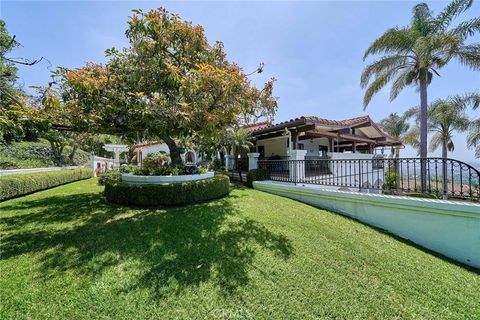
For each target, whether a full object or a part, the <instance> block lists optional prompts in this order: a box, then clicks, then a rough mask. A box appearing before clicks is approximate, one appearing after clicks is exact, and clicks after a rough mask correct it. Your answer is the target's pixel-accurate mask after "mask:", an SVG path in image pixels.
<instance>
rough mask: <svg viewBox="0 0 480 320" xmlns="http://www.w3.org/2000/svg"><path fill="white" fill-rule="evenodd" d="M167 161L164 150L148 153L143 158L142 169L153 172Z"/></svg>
mask: <svg viewBox="0 0 480 320" xmlns="http://www.w3.org/2000/svg"><path fill="white" fill-rule="evenodd" d="M167 163H168V156H167V155H166V154H165V153H164V152H158V153H155V154H149V155H148V156H146V157H145V159H143V163H142V169H144V170H145V171H148V172H152V173H153V172H154V171H155V170H157V169H158V168H160V167H162V166H164V165H166V164H167Z"/></svg>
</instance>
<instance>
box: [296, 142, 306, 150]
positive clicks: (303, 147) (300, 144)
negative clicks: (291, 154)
mask: <svg viewBox="0 0 480 320" xmlns="http://www.w3.org/2000/svg"><path fill="white" fill-rule="evenodd" d="M297 148H298V150H305V145H304V144H303V143H299V144H297Z"/></svg>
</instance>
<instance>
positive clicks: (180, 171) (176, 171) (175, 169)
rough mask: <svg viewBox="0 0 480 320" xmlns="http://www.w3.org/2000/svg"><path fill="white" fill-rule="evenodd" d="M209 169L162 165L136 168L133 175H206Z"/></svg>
mask: <svg viewBox="0 0 480 320" xmlns="http://www.w3.org/2000/svg"><path fill="white" fill-rule="evenodd" d="M206 172H207V169H205V168H202V167H197V166H186V165H178V166H172V165H168V164H165V165H161V166H157V167H154V166H143V167H141V168H138V167H137V168H135V169H133V170H132V173H133V174H135V175H139V176H183V175H189V174H197V173H206Z"/></svg>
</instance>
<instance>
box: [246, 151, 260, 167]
mask: <svg viewBox="0 0 480 320" xmlns="http://www.w3.org/2000/svg"><path fill="white" fill-rule="evenodd" d="M247 156H248V171H250V170H253V169H257V168H258V157H259V156H260V153H258V152H251V153H247Z"/></svg>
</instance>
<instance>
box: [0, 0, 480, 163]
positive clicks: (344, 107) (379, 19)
mask: <svg viewBox="0 0 480 320" xmlns="http://www.w3.org/2000/svg"><path fill="white" fill-rule="evenodd" d="M416 3H417V2H412V1H400V2H397V1H350V2H347V1H335V2H334V1H309V2H293V1H292V2H286V1H281V2H275V1H268V2H260V1H258V2H254V1H249V2H220V1H214V2H201V1H195V2H185V1H182V2H165V1H149V2H139V1H49V2H46V1H33V2H28V1H5V0H0V17H1V19H3V20H5V22H6V24H7V28H8V30H9V32H10V34H11V35H16V39H17V41H19V42H20V43H21V45H22V46H21V47H20V48H17V49H16V50H15V51H14V52H13V53H12V56H18V57H24V58H31V59H33V58H38V57H45V58H47V59H48V61H49V62H50V63H48V62H46V61H45V62H42V63H41V64H38V65H35V66H32V67H19V76H20V83H21V85H23V86H24V87H25V88H26V89H27V90H28V87H29V86H32V85H46V84H47V83H48V81H49V80H50V70H53V69H55V68H56V67H58V66H62V67H67V68H75V67H80V66H82V65H84V64H85V62H88V61H94V62H104V61H105V58H104V51H105V49H107V48H111V47H117V48H122V47H124V46H127V45H128V43H127V41H126V38H125V35H124V32H125V29H126V26H127V19H128V17H129V16H130V15H131V10H132V9H134V8H141V9H143V10H147V9H150V8H157V7H160V6H162V7H165V8H167V10H169V11H171V12H174V13H176V14H179V15H180V16H181V18H182V19H184V20H188V21H192V22H193V23H194V24H199V25H202V26H203V27H204V29H205V33H206V36H207V38H208V40H209V41H210V43H213V42H214V41H217V40H220V41H222V42H223V43H224V45H225V51H226V52H227V54H228V58H229V59H230V60H231V61H235V62H236V63H238V64H239V65H240V66H242V67H243V68H244V70H245V71H247V72H251V71H253V70H255V69H256V67H257V66H258V64H259V63H261V62H263V63H264V64H265V69H264V72H263V73H262V74H257V75H254V76H252V81H253V82H254V83H255V84H257V85H259V86H260V85H261V84H262V83H264V82H265V81H266V80H268V79H269V78H270V77H275V78H276V79H277V81H276V83H275V90H274V95H275V96H277V97H278V99H279V100H278V103H279V109H278V112H277V115H276V117H275V121H276V122H280V121H285V120H289V119H292V118H295V117H299V116H310V115H314V116H318V117H321V118H326V119H332V120H341V119H347V118H353V117H357V116H362V115H367V114H368V115H370V116H371V118H372V119H373V120H374V121H379V120H381V119H383V118H384V117H386V116H387V115H388V114H389V113H391V112H398V113H402V112H404V111H405V110H407V109H409V108H411V107H413V106H417V105H418V104H419V99H420V98H419V93H418V92H417V91H416V90H415V88H406V89H405V90H404V91H403V92H402V93H401V94H400V96H399V97H398V98H397V99H396V100H395V101H393V102H390V101H389V90H388V87H387V88H386V89H384V90H382V91H381V92H380V93H379V94H378V95H377V96H376V97H374V99H373V100H372V102H371V103H370V105H369V106H368V108H367V109H366V110H364V109H363V105H362V101H363V94H364V90H363V89H362V88H361V87H360V75H361V72H362V70H363V68H364V67H365V66H366V64H367V62H368V61H370V60H368V61H367V62H364V61H363V60H362V57H363V53H364V52H365V50H366V48H367V47H368V46H369V44H370V43H371V42H372V41H373V40H375V39H376V38H377V37H378V36H380V35H381V34H382V33H383V32H384V31H385V30H387V29H388V28H391V27H394V26H405V25H407V24H408V23H409V21H410V18H411V9H412V7H413V6H414V5H415V4H416ZM427 3H428V4H429V6H430V8H431V9H432V10H433V11H434V12H439V10H441V9H442V8H443V7H444V6H445V5H446V4H447V3H448V2H444V1H429V2H427ZM479 15H480V1H478V2H475V3H474V5H473V6H472V8H471V9H470V10H469V11H468V12H466V13H465V14H463V15H462V16H461V18H460V19H458V20H456V21H457V22H459V21H461V20H463V19H467V18H472V17H474V16H479ZM469 42H480V36H478V35H477V36H476V37H475V38H471V39H470V40H469ZM440 75H441V76H440V77H437V78H436V79H434V81H433V82H432V84H431V86H430V87H429V92H428V95H429V99H430V100H433V99H435V98H443V97H446V96H448V95H452V94H457V93H466V92H474V91H476V92H480V72H479V71H471V70H469V69H467V68H465V67H463V66H462V65H460V64H458V63H456V62H453V63H451V64H449V65H448V66H447V67H445V68H443V69H442V70H441V72H440ZM469 114H470V115H471V116H472V117H479V116H480V110H478V109H477V110H476V111H469ZM454 142H455V151H454V152H453V153H452V154H450V156H451V157H453V158H457V159H460V160H464V161H467V162H474V161H478V159H477V160H474V152H473V151H472V150H468V149H467V144H466V134H462V133H456V135H455V138H454ZM401 154H402V156H415V155H416V152H415V151H414V150H413V149H411V148H410V147H407V148H406V149H405V150H403V151H402V153H401ZM431 155H433V156H440V150H437V151H436V152H435V153H432V154H431Z"/></svg>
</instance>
